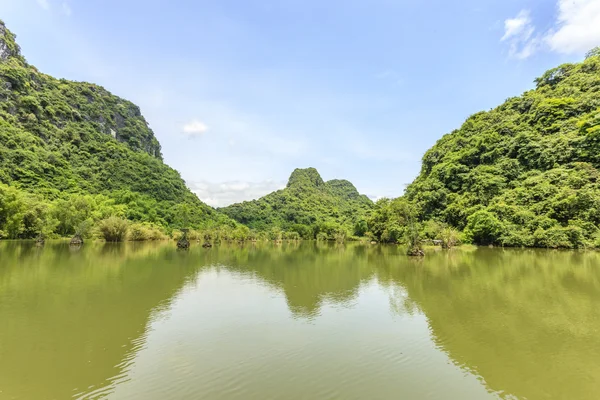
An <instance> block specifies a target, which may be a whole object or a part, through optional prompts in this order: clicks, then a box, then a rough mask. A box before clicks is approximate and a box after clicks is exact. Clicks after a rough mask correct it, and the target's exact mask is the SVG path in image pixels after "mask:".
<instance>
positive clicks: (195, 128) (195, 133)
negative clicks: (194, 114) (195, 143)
mask: <svg viewBox="0 0 600 400" xmlns="http://www.w3.org/2000/svg"><path fill="white" fill-rule="evenodd" d="M182 131H183V133H184V134H185V135H186V136H187V137H188V138H190V139H193V138H197V137H199V136H202V135H203V134H205V133H206V132H207V131H208V126H207V125H206V124H205V123H204V122H200V121H198V120H196V119H195V120H193V121H190V122H188V123H187V124H185V125H184V126H183V128H182Z"/></svg>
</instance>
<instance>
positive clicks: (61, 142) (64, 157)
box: [0, 21, 223, 230]
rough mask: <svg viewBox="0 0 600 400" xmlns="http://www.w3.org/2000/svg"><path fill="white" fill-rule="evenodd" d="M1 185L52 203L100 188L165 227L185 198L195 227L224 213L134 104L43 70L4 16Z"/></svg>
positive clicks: (137, 216)
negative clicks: (198, 192)
mask: <svg viewBox="0 0 600 400" xmlns="http://www.w3.org/2000/svg"><path fill="white" fill-rule="evenodd" d="M0 183H2V184H5V185H9V186H11V187H13V188H16V189H18V190H19V191H23V192H26V193H34V194H35V196H37V198H38V199H44V200H47V201H54V200H56V199H61V198H62V199H65V198H67V197H69V196H70V195H71V194H81V195H100V194H102V195H103V196H104V197H103V198H102V199H101V201H104V200H105V198H106V197H108V198H109V199H111V202H112V203H113V204H117V205H123V206H124V207H121V208H120V209H119V210H120V211H119V213H121V214H124V215H123V216H125V217H127V218H129V219H131V220H140V221H149V222H155V223H157V224H159V225H162V226H168V225H171V224H172V222H173V221H174V218H175V215H174V214H175V213H176V210H175V208H176V206H178V205H181V204H188V205H189V209H190V210H191V216H190V218H191V221H190V223H191V224H192V225H198V224H201V223H204V222H206V221H207V220H216V219H218V218H219V216H218V213H216V211H215V210H213V209H212V208H211V207H208V206H207V205H205V204H204V203H202V202H201V201H200V200H198V198H197V197H196V196H195V195H194V194H192V193H191V192H190V191H189V190H188V188H187V187H186V185H185V182H184V181H183V180H182V179H181V177H180V175H179V173H178V172H177V171H175V170H173V169H172V168H170V167H169V166H167V165H165V164H164V163H163V161H162V155H161V151H160V145H159V143H158V141H157V140H156V138H155V137H154V134H153V132H152V130H151V129H150V128H149V127H148V123H147V122H146V120H145V119H144V117H143V116H142V115H141V113H140V109H139V108H138V107H137V106H136V105H134V104H133V103H131V102H129V101H127V100H123V99H121V98H119V97H117V96H114V95H112V94H111V93H110V92H108V91H107V90H106V89H104V88H102V87H100V86H98V85H94V84H91V83H85V82H72V81H68V80H64V79H56V78H53V77H51V76H48V75H46V74H43V73H41V72H39V71H38V70H37V69H36V68H35V67H34V66H32V65H29V64H28V63H27V61H26V60H25V58H24V57H23V56H22V55H21V52H20V49H19V46H18V45H17V43H16V41H15V35H14V34H13V33H11V32H10V31H9V30H8V29H7V28H6V26H5V25H4V23H3V22H2V21H0ZM0 189H1V188H0ZM88 200H90V199H89V198H88ZM96 200H97V199H96ZM90 201H92V202H94V199H92V200H90ZM98 201H100V200H98ZM96 202H97V201H96ZM221 218H223V216H221ZM0 219H1V216H0ZM0 222H1V221H0ZM1 229H2V227H1V226H0V230H1Z"/></svg>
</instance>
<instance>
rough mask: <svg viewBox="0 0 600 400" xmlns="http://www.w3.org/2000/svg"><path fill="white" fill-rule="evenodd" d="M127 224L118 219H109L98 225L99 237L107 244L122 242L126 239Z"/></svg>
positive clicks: (123, 220)
mask: <svg viewBox="0 0 600 400" xmlns="http://www.w3.org/2000/svg"><path fill="white" fill-rule="evenodd" d="M128 229H129V223H128V222H127V220H125V219H122V218H119V217H109V218H107V219H104V220H102V221H100V222H99V223H98V230H99V231H100V235H101V236H102V237H103V238H104V240H106V241H107V242H122V241H123V240H125V238H126V237H127V231H128Z"/></svg>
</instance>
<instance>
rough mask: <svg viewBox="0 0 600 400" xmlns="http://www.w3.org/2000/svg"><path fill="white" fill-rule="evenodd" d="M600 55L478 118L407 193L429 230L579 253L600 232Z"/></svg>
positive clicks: (431, 156) (429, 157)
mask: <svg viewBox="0 0 600 400" xmlns="http://www.w3.org/2000/svg"><path fill="white" fill-rule="evenodd" d="M599 168H600V51H598V50H595V51H592V52H590V53H589V54H588V57H587V58H586V60H585V61H583V62H582V63H578V64H564V65H561V66H560V67H558V68H555V69H552V70H550V71H548V72H546V73H545V74H544V75H543V76H541V77H540V78H538V79H536V88H535V89H534V90H531V91H528V92H526V93H524V94H523V95H522V96H520V97H514V98H511V99H508V100H507V101H506V102H505V103H504V104H503V105H501V106H500V107H498V108H496V109H494V110H491V111H489V112H481V113H478V114H475V115H473V116H472V117H470V118H469V119H468V120H467V121H466V122H465V123H464V125H463V126H462V127H461V128H460V129H458V130H456V131H454V132H452V133H451V134H448V135H445V136H444V137H443V138H442V139H440V140H439V141H438V142H437V143H436V144H435V146H433V148H431V149H430V150H429V151H427V153H426V154H425V155H424V157H423V165H422V169H421V173H420V175H419V176H418V177H417V179H416V180H415V181H414V182H413V183H412V184H411V185H410V186H409V187H408V188H407V191H406V199H407V200H408V201H410V202H411V203H412V204H414V205H415V207H416V208H417V211H418V214H419V218H420V220H421V221H429V220H435V221H439V222H441V223H446V224H449V225H450V226H452V227H455V228H457V229H459V230H461V231H463V232H464V239H465V240H468V241H472V242H473V243H476V244H482V245H488V244H492V245H505V246H536V247H552V248H573V247H574V248H579V247H585V246H589V245H593V244H594V243H597V239H598V236H597V235H598V226H599V224H600V180H599V170H598V169H599Z"/></svg>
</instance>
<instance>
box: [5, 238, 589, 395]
mask: <svg viewBox="0 0 600 400" xmlns="http://www.w3.org/2000/svg"><path fill="white" fill-rule="evenodd" d="M174 247H175V246H174V244H173V243H159V244H152V243H150V244H123V245H104V244H101V243H97V244H93V243H92V244H86V245H85V246H84V247H83V248H81V249H79V250H77V249H70V248H69V247H68V246H67V245H65V244H62V243H49V244H46V246H45V247H43V248H37V247H35V246H33V245H31V244H28V243H15V242H2V243H0V399H69V398H80V399H97V398H109V399H144V400H147V399H150V400H152V399H250V400H252V399H260V400H263V399H486V398H507V399H598V398H599V397H600V253H594V252H587V253H585V252H559V251H538V250H500V249H488V248H485V249H478V250H471V251H467V250H458V251H451V252H441V251H440V252H435V253H429V254H428V255H427V257H425V259H423V260H416V259H409V258H407V257H405V256H404V255H403V253H402V252H401V251H400V250H398V249H397V248H395V247H385V246H371V245H345V246H339V245H333V244H331V245H319V244H316V243H301V244H283V245H280V246H277V245H273V244H265V245H258V246H257V245H245V246H237V245H230V246H221V247H219V248H213V249H209V250H206V249H202V248H201V247H199V246H195V247H192V249H191V250H190V251H189V252H181V251H176V250H175V249H174Z"/></svg>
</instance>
